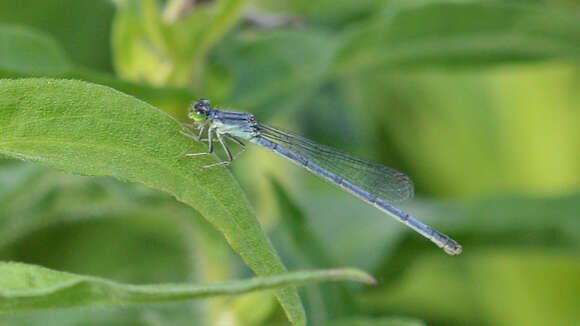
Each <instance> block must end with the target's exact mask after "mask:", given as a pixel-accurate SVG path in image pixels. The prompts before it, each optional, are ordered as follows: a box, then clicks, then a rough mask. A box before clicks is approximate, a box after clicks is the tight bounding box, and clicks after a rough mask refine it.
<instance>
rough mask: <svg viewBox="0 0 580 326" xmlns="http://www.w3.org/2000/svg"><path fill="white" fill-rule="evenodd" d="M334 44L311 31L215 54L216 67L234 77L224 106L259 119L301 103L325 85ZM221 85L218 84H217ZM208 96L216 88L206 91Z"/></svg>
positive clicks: (234, 45) (236, 42) (238, 41)
mask: <svg viewBox="0 0 580 326" xmlns="http://www.w3.org/2000/svg"><path fill="white" fill-rule="evenodd" d="M335 49H336V40H334V39H333V38H332V37H330V36H329V35H325V34H324V33H315V32H312V31H309V32H305V31H295V32H282V31H275V32H268V33H262V34H254V33H251V32H249V33H247V34H245V35H243V36H239V37H237V38H233V39H231V40H229V42H227V43H226V44H224V45H223V46H222V47H220V48H219V49H218V50H217V51H216V52H217V53H216V57H215V59H216V62H217V64H219V65H220V66H223V67H227V68H228V70H229V71H232V74H233V81H232V83H233V85H234V86H233V87H234V88H233V90H232V93H231V94H230V95H229V97H228V98H227V99H224V101H225V103H228V105H232V106H234V107H236V108H237V109H245V110H248V111H251V112H252V113H255V114H259V117H260V118H261V119H267V118H268V115H272V114H273V113H275V112H282V111H284V110H286V109H289V108H292V107H295V106H296V105H297V104H299V103H301V101H303V100H304V99H305V98H306V97H307V96H308V95H309V94H312V93H313V92H314V91H316V90H317V89H318V87H319V86H320V85H321V84H322V83H323V82H324V79H325V78H326V73H327V70H328V67H329V65H330V63H331V61H332V57H333V55H334V52H335ZM216 82H217V81H216ZM205 86H206V87H207V90H208V91H207V92H209V91H210V90H211V89H212V87H213V85H211V84H208V85H205Z"/></svg>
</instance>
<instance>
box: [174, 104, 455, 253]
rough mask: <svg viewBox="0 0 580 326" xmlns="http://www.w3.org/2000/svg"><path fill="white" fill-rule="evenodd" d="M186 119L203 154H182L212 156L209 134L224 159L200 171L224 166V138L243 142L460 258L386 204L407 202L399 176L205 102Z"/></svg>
mask: <svg viewBox="0 0 580 326" xmlns="http://www.w3.org/2000/svg"><path fill="white" fill-rule="evenodd" d="M188 116H189V118H191V119H192V120H193V121H194V124H193V125H192V126H195V127H198V128H199V129H200V133H199V136H197V137H196V136H194V135H191V134H188V133H183V134H184V135H185V136H187V137H190V138H192V139H195V140H199V141H201V140H203V136H204V134H206V133H207V141H208V142H209V150H208V151H207V152H204V153H193V154H186V155H187V156H199V155H207V154H210V153H212V152H213V149H214V146H213V145H214V144H213V143H214V135H215V137H217V140H218V141H219V142H220V144H221V145H222V147H223V148H224V150H225V152H226V154H227V156H228V160H227V161H223V162H218V163H214V164H210V165H207V166H204V167H206V168H209V167H215V166H225V165H229V164H230V163H231V162H232V161H233V160H234V159H235V157H234V155H232V153H231V151H230V149H229V148H228V145H227V144H226V141H225V139H226V138H227V139H230V140H232V141H234V142H236V143H238V144H239V145H241V146H242V148H243V149H245V144H244V142H243V140H247V141H249V142H251V143H254V144H256V145H258V146H261V147H263V148H266V149H268V150H270V151H272V152H274V153H276V154H278V155H281V156H283V157H285V158H287V159H289V160H291V161H292V162H294V163H296V164H298V165H300V166H302V167H304V168H305V169H307V170H309V171H310V172H312V173H314V174H316V175H318V176H320V177H322V178H324V179H326V180H327V181H330V182H331V183H333V184H335V185H337V186H339V187H341V188H342V189H344V190H346V191H348V192H350V193H351V194H353V195H355V196H357V197H359V198H360V199H362V200H364V201H365V202H367V203H369V204H371V205H373V206H375V207H377V208H378V209H380V210H382V211H383V212H385V213H387V214H389V215H391V216H393V217H394V218H395V219H397V220H398V221H399V222H401V223H403V224H405V225H407V226H408V227H410V228H411V229H413V230H415V231H416V232H418V233H419V234H421V235H423V236H424V237H426V238H427V239H429V240H431V241H432V242H433V243H435V244H436V245H437V246H439V247H441V248H443V249H444V250H445V252H447V253H448V254H450V255H457V254H460V253H461V245H459V244H458V243H457V242H456V241H455V240H453V239H451V238H450V237H448V236H446V235H445V234H442V233H440V232H437V231H435V230H434V229H433V228H431V227H430V226H428V225H425V224H423V223H422V222H420V221H419V220H417V219H415V218H414V217H412V216H411V215H409V214H407V213H405V212H404V211H402V210H400V209H398V208H396V207H394V206H392V205H391V204H389V203H393V202H399V201H403V200H406V199H409V198H411V197H413V183H412V181H411V179H410V178H409V177H408V176H406V175H405V174H403V173H401V172H399V171H397V170H394V169H392V168H389V167H386V166H384V165H381V164H378V163H373V162H369V161H366V160H363V159H360V158H357V157H354V156H351V155H349V154H346V153H343V152H340V151H337V150H335V149H333V148H330V147H328V146H324V145H319V144H317V143H315V142H313V141H311V140H308V139H306V138H303V137H300V136H297V135H295V134H293V133H291V132H288V131H285V130H281V129H278V128H275V127H272V126H269V125H267V124H264V123H261V122H259V121H257V120H256V118H255V117H254V116H253V115H252V114H249V113H244V112H235V111H223V110H217V109H214V108H211V105H210V102H209V101H208V100H199V101H197V102H196V103H195V105H193V106H192V107H191V108H190V111H189V114H188ZM242 151H243V150H242Z"/></svg>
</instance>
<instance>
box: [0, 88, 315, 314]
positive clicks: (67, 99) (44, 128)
mask: <svg viewBox="0 0 580 326" xmlns="http://www.w3.org/2000/svg"><path fill="white" fill-rule="evenodd" d="M0 130H2V133H0V152H1V153H3V154H6V155H9V156H12V157H16V158H20V159H25V160H31V161H35V162H39V163H42V164H45V165H48V166H51V167H55V168H58V169H62V170H64V171H67V172H71V173H77V174H84V175H109V176H114V177H116V178H119V179H121V180H127V181H137V182H141V183H143V184H145V185H147V186H149V187H151V188H155V189H161V190H164V191H167V192H169V193H171V194H172V195H174V196H175V197H176V198H177V199H178V200H180V201H183V202H185V203H187V204H189V205H191V206H192V207H194V208H196V209H197V210H198V211H199V212H200V213H201V214H202V216H203V217H204V218H206V219H207V220H208V221H210V222H211V223H212V224H213V225H214V226H215V227H216V228H217V229H218V230H220V231H221V232H222V233H223V234H224V235H225V237H226V239H227V240H228V242H229V243H230V245H231V246H232V247H233V248H234V249H235V250H236V251H237V252H238V253H239V254H240V255H241V256H242V258H243V259H244V260H245V261H246V263H247V264H248V265H249V266H250V267H251V268H252V269H253V270H254V271H255V272H256V273H257V274H258V275H260V276H267V275H272V274H280V273H283V272H284V271H285V269H284V267H283V266H282V263H281V262H280V261H279V259H278V257H277V256H276V253H275V252H274V250H273V248H272V247H271V246H270V243H269V242H268V240H267V238H266V236H265V235H264V233H263V231H262V229H261V227H260V225H259V223H258V222H257V220H256V218H255V215H254V213H253V211H252V209H251V208H250V207H249V203H248V202H247V201H246V200H245V198H244V194H243V193H242V192H241V190H240V188H239V186H238V185H237V183H236V182H235V180H233V179H232V176H231V174H230V173H228V172H227V170H226V169H213V170H212V171H206V173H198V172H196V171H198V170H199V169H200V168H201V167H202V166H204V165H207V164H208V163H210V162H215V156H214V157H207V158H199V159H188V158H186V157H185V156H184V155H185V154H186V153H197V152H203V151H205V150H206V149H205V146H204V145H203V144H201V143H196V142H192V141H191V140H190V139H188V138H186V137H184V136H183V135H180V134H179V131H181V130H183V127H182V126H181V125H180V124H179V123H178V122H177V121H176V120H174V119H171V118H170V117H169V116H168V115H166V114H164V113H163V112H161V111H159V110H157V109H155V108H153V107H151V106H149V105H147V104H145V103H143V102H140V101H138V100H136V99H135V98H132V97H130V96H127V95H124V94H122V93H119V92H116V91H114V90H112V89H109V88H107V87H103V86H97V85H91V84H88V83H84V82H78V81H61V80H49V79H25V80H16V81H11V80H1V81H0ZM160 140H162V141H160ZM277 295H278V298H279V300H280V302H281V304H282V306H283V307H284V308H285V310H286V312H287V313H288V317H289V319H290V320H291V321H292V322H293V323H294V324H295V325H302V324H304V322H305V321H304V315H303V310H302V305H301V303H300V299H299V297H298V294H297V292H296V289H294V288H292V287H286V288H283V289H280V290H278V291H277Z"/></svg>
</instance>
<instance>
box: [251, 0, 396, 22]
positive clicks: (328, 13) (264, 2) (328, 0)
mask: <svg viewBox="0 0 580 326" xmlns="http://www.w3.org/2000/svg"><path fill="white" fill-rule="evenodd" d="M387 2H388V1H385V0H359V1H349V0H320V1H316V2H312V1H308V0H292V1H268V0H259V1H256V3H257V4H258V6H259V8H260V9H261V10H267V11H268V12H276V13H278V14H281V15H287V14H289V13H291V14H292V15H294V16H296V17H298V18H300V19H303V20H305V21H306V23H307V24H324V25H331V26H341V25H345V24H347V23H349V22H350V21H356V20H358V19H361V17H366V16H370V15H372V14H373V13H374V12H376V11H377V10H380V8H382V7H384V6H385V3H387ZM258 13H259V12H258Z"/></svg>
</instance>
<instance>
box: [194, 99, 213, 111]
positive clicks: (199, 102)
mask: <svg viewBox="0 0 580 326" xmlns="http://www.w3.org/2000/svg"><path fill="white" fill-rule="evenodd" d="M210 105H211V104H210V103H209V100H205V99H199V100H197V103H195V105H194V107H195V108H196V109H202V108H203V109H209V107H210Z"/></svg>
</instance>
